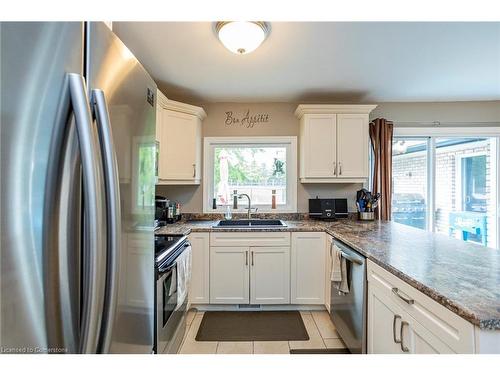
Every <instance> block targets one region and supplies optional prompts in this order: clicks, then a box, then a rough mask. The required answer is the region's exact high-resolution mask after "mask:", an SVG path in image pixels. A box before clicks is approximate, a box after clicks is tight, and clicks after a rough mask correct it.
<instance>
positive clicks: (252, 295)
mask: <svg viewBox="0 0 500 375" xmlns="http://www.w3.org/2000/svg"><path fill="white" fill-rule="evenodd" d="M209 300H210V303H213V304H249V303H251V304H261V305H264V304H288V303H290V233H279V232H275V233H273V232H266V233H251V234H249V233H211V234H210V299H209Z"/></svg>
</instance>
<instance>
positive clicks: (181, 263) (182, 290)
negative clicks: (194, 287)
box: [176, 246, 191, 308]
mask: <svg viewBox="0 0 500 375" xmlns="http://www.w3.org/2000/svg"><path fill="white" fill-rule="evenodd" d="M176 264H177V308H179V307H181V305H182V304H183V303H184V301H185V300H186V296H187V294H188V290H189V283H190V282H191V246H189V247H188V248H186V250H184V251H183V252H182V254H181V255H179V256H178V257H177V260H176Z"/></svg>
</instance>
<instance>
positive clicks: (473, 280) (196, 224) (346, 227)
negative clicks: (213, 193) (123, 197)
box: [156, 219, 500, 330]
mask: <svg viewBox="0 0 500 375" xmlns="http://www.w3.org/2000/svg"><path fill="white" fill-rule="evenodd" d="M216 223H217V221H216V220H215V221H214V220H194V221H185V222H179V223H176V224H171V225H168V226H166V227H163V228H160V229H159V230H157V232H156V233H158V234H162V233H163V234H179V233H181V234H186V235H187V234H189V233H190V232H207V231H217V232H220V231H222V232H246V231H288V232H297V231H304V232H310V231H325V232H326V233H328V234H330V235H332V236H333V237H335V238H337V239H338V240H340V241H342V242H344V243H346V244H347V245H349V246H351V247H352V248H354V249H355V250H357V251H359V252H360V253H361V254H363V255H364V256H366V257H367V258H368V259H370V260H372V261H373V262H375V263H377V264H378V265H380V266H381V267H383V268H384V269H386V270H388V271H389V272H391V273H392V274H394V275H396V276H398V277H399V278H401V279H402V280H404V281H406V282H407V283H408V284H410V285H412V286H413V287H414V288H416V289H417V290H419V291H421V292H422V293H424V294H425V295H427V296H429V297H430V298H432V299H433V300H435V301H437V302H438V303H440V304H441V305H443V306H444V307H446V308H448V309H449V310H451V311H453V312H454V313H456V314H457V315H459V316H461V317H463V318H464V319H466V320H468V321H469V322H471V323H473V324H474V325H476V326H478V327H479V328H481V329H497V330H500V251H499V250H495V249H491V248H485V247H483V246H480V245H476V244H472V243H470V242H463V241H459V240H456V239H451V238H448V237H447V236H445V235H442V234H435V233H430V232H426V231H423V230H420V229H415V228H412V227H409V226H406V225H401V224H397V223H394V222H391V221H374V222H366V223H362V222H359V221H356V220H351V219H345V220H338V221H335V222H322V221H314V220H296V221H285V224H287V227H284V228H271V229H269V228H265V229H249V228H248V229H247V228H213V227H212V226H213V225H215V224H216Z"/></svg>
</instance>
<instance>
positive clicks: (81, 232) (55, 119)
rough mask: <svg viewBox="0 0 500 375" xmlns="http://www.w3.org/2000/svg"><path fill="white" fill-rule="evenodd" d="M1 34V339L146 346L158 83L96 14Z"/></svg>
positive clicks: (139, 349) (20, 343)
mask: <svg viewBox="0 0 500 375" xmlns="http://www.w3.org/2000/svg"><path fill="white" fill-rule="evenodd" d="M0 35H1V76H0V82H1V181H0V189H1V190H0V196H1V201H0V203H1V223H0V224H1V228H0V230H1V233H0V234H1V249H0V250H1V253H0V262H1V264H0V266H1V271H0V272H1V273H0V282H1V285H0V286H1V295H0V303H1V310H0V340H1V341H0V352H3V353H38V352H42V353H44V352H50V353H110V352H111V353H151V352H152V350H153V311H154V308H153V303H154V263H153V261H154V232H153V227H154V189H155V166H156V158H155V155H156V153H155V147H156V146H155V93H156V84H155V82H154V81H153V80H152V78H151V77H150V76H149V74H148V73H147V72H146V70H145V69H144V68H143V67H142V65H141V64H140V63H139V61H137V59H136V58H135V57H134V55H133V54H132V53H131V52H130V51H129V50H128V49H127V47H126V46H125V45H124V44H123V43H122V42H121V41H120V40H119V39H118V38H117V37H116V36H115V35H114V34H113V33H112V31H111V30H110V29H109V28H108V27H107V26H106V25H105V24H103V23H94V22H90V23H83V22H75V23H69V22H64V23H63V22H47V23H10V22H3V23H1V29H0Z"/></svg>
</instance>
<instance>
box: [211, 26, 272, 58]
mask: <svg viewBox="0 0 500 375" xmlns="http://www.w3.org/2000/svg"><path fill="white" fill-rule="evenodd" d="M215 31H216V32H217V36H218V37H219V40H220V41H221V43H222V44H223V45H224V47H226V48H227V49H228V50H230V51H231V52H233V53H236V54H238V55H244V54H246V53H250V52H252V51H253V50H255V49H256V48H257V47H258V46H260V45H261V44H262V42H263V41H264V40H265V39H266V37H267V35H268V34H269V25H268V24H267V23H265V22H252V21H230V22H217V23H216V24H215Z"/></svg>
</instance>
